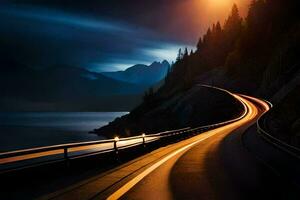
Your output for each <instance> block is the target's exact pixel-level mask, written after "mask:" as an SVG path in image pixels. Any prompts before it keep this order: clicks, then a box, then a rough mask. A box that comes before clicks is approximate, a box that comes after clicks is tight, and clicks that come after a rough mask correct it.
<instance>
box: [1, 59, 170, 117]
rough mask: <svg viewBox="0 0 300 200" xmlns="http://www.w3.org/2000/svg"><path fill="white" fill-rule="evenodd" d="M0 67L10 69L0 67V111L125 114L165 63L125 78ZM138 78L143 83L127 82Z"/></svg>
mask: <svg viewBox="0 0 300 200" xmlns="http://www.w3.org/2000/svg"><path fill="white" fill-rule="evenodd" d="M2 64H3V65H8V66H10V67H1V68H0V91H1V99H0V111H128V110H130V109H132V108H133V107H134V106H136V105H137V104H138V103H140V102H141V99H142V97H143V94H144V92H145V90H147V89H148V88H149V86H150V85H151V84H152V83H155V82H156V80H158V81H159V80H161V79H162V78H163V77H164V76H165V75H166V71H167V68H168V63H167V62H162V63H158V62H154V63H153V64H152V65H150V66H147V69H146V70H144V68H146V67H144V65H135V66H134V67H132V68H130V70H128V71H129V72H130V76H128V79H125V78H123V79H121V78H115V77H109V76H107V75H104V74H101V73H94V72H90V71H87V70H85V69H82V68H76V67H69V66H55V67H51V68H47V69H33V68H30V67H27V66H23V65H21V64H19V63H15V62H13V61H7V60H5V61H3V62H2ZM152 66H153V67H154V69H151V68H152ZM126 71H127V70H126ZM126 71H125V72H124V73H127V72H126ZM148 73H149V74H148ZM112 74H115V72H114V73H112ZM116 74H121V72H118V73H116ZM139 76H143V77H145V78H146V81H144V80H143V77H140V78H139V79H138V78H136V79H135V81H131V79H130V77H139ZM124 77H126V76H124Z"/></svg>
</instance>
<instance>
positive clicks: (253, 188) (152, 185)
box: [108, 95, 278, 200]
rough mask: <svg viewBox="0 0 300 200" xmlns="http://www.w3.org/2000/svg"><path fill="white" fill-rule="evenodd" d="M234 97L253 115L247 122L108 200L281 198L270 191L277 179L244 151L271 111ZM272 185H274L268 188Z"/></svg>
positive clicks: (210, 137) (208, 136) (220, 131)
mask: <svg viewBox="0 0 300 200" xmlns="http://www.w3.org/2000/svg"><path fill="white" fill-rule="evenodd" d="M234 97H235V98H237V99H239V100H240V101H242V102H243V103H244V104H245V105H246V107H247V109H248V112H247V114H246V115H245V117H244V118H243V119H241V120H239V121H237V122H234V123H231V124H229V125H225V126H223V127H220V128H217V129H214V130H212V131H209V132H207V133H205V134H204V135H203V134H201V135H199V136H196V137H198V138H199V139H198V141H196V142H194V143H192V144H191V145H190V146H188V147H187V148H184V149H183V150H182V151H179V152H177V153H176V154H174V153H173V155H171V156H170V155H169V157H167V158H166V159H165V160H161V161H160V162H158V163H155V164H153V165H152V166H150V167H149V168H147V169H146V170H145V171H144V172H142V173H141V174H139V175H138V176H136V177H134V178H133V179H132V180H130V181H129V182H127V183H126V184H125V185H123V186H122V187H120V188H119V189H118V190H116V191H114V192H113V193H112V194H111V195H110V196H109V197H108V199H118V198H121V199H130V200H133V199H253V198H255V197H257V198H262V197H264V196H265V197H266V198H268V197H272V194H274V196H276V195H277V193H276V192H274V191H269V189H272V179H273V175H272V174H270V173H269V170H268V169H266V167H265V166H263V165H262V164H261V162H259V161H258V160H257V159H255V158H254V157H253V156H252V155H251V154H250V153H249V152H248V151H247V150H246V149H245V148H244V147H243V145H242V140H241V136H242V133H243V132H244V131H245V129H246V128H248V127H249V126H250V125H252V124H253V123H254V122H255V121H256V120H257V118H258V117H259V116H260V115H261V114H263V113H264V112H266V111H267V110H268V109H269V106H268V104H266V103H265V102H263V101H261V100H259V99H255V98H250V97H248V98H245V97H244V96H238V95H234ZM203 137H205V138H203ZM266 180H268V183H266V184H268V185H263V184H264V182H266ZM269 181H271V183H269ZM277 197H278V196H277Z"/></svg>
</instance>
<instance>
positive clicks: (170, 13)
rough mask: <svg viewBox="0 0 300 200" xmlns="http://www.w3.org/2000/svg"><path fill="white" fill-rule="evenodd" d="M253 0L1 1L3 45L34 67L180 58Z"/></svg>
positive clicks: (104, 66)
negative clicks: (212, 27) (233, 10)
mask: <svg viewBox="0 0 300 200" xmlns="http://www.w3.org/2000/svg"><path fill="white" fill-rule="evenodd" d="M249 1H250V0H126V1H125V0H109V1H108V0H85V1H82V0H81V1H80V0H77V1H75V0H43V1H41V0H2V1H1V5H0V26H1V29H0V50H1V52H5V53H6V54H7V55H10V56H11V57H13V59H15V60H17V62H20V63H22V64H25V65H27V66H31V67H35V68H46V67H53V66H73V67H81V68H85V69H88V70H90V71H96V72H102V71H117V70H124V69H126V68H128V67H130V66H132V65H134V64H150V63H152V62H153V61H162V60H164V59H166V60H168V61H169V62H171V61H173V60H175V58H176V55H177V51H178V49H179V48H184V47H188V48H194V46H195V44H196V43H197V40H198V39H199V37H200V36H201V35H202V34H203V33H204V32H205V31H206V30H207V28H208V27H209V26H210V25H211V24H212V23H215V22H216V21H221V23H224V20H225V18H226V17H227V16H228V14H229V12H230V10H231V7H232V5H233V3H237V4H238V7H239V9H240V12H241V15H242V16H245V15H246V13H247V8H248V4H249Z"/></svg>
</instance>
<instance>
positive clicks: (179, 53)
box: [176, 48, 183, 62]
mask: <svg viewBox="0 0 300 200" xmlns="http://www.w3.org/2000/svg"><path fill="white" fill-rule="evenodd" d="M182 57H183V54H182V51H181V48H180V49H179V50H178V54H177V58H176V61H177V62H178V61H180V60H181V59H182Z"/></svg>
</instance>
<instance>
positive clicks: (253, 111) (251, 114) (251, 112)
mask: <svg viewBox="0 0 300 200" xmlns="http://www.w3.org/2000/svg"><path fill="white" fill-rule="evenodd" d="M232 95H233V96H234V97H235V98H236V99H237V100H239V101H241V102H242V103H243V104H244V105H245V106H246V110H245V112H247V114H246V115H245V116H244V117H243V118H242V119H240V120H239V121H236V122H233V123H231V124H228V125H225V126H223V127H220V128H217V129H214V130H211V131H208V132H207V133H208V136H207V137H205V138H201V139H199V140H197V141H195V142H193V143H191V144H189V145H187V146H184V147H182V148H180V149H178V150H176V151H174V152H172V153H171V154H169V155H168V156H166V157H164V158H163V159H161V160H159V161H158V162H156V163H155V164H153V165H151V166H150V167H148V168H147V169H146V170H144V171H143V172H142V173H140V174H139V175H137V176H136V177H134V178H133V179H132V180H130V181H129V182H127V183H126V184H125V185H123V186H122V187H121V188H119V189H118V190H117V191H115V192H114V193H113V194H111V195H110V196H109V197H108V198H107V200H115V199H119V198H120V197H122V196H123V195H124V194H125V193H127V192H128V191H129V190H130V189H131V188H133V187H134V186H135V185H136V184H137V183H139V182H140V181H141V180H142V179H143V178H145V177H146V176H147V175H149V174H150V173H151V172H153V171H154V170H155V169H157V168H158V167H159V166H161V165H162V164H164V163H165V162H167V161H168V160H170V159H171V158H172V157H174V156H176V155H178V154H179V153H181V152H184V151H187V150H188V149H190V148H191V147H193V146H195V145H196V144H198V143H200V142H202V141H204V140H206V139H208V138H210V137H212V136H214V135H216V134H221V133H229V132H232V131H233V130H235V129H237V128H238V127H241V126H242V125H244V124H246V123H248V122H250V121H252V120H253V119H254V118H255V117H256V116H257V115H258V113H259V112H258V108H257V107H256V106H255V105H254V104H253V103H251V102H250V101H248V100H247V99H245V98H243V97H242V96H239V95H235V94H232ZM254 99H255V101H256V102H257V103H259V104H260V105H262V106H264V107H265V106H266V107H265V109H267V110H268V109H269V106H268V105H267V104H266V103H265V102H263V101H261V100H259V99H256V98H253V97H251V100H254Z"/></svg>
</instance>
